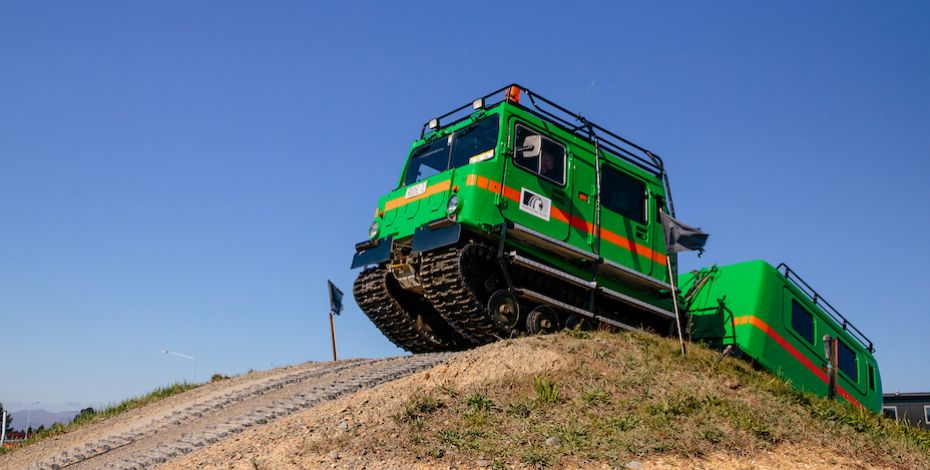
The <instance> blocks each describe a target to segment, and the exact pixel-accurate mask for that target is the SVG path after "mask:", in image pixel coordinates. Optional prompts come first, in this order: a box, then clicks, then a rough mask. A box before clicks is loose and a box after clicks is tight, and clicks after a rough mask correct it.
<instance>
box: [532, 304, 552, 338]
mask: <svg viewBox="0 0 930 470" xmlns="http://www.w3.org/2000/svg"><path fill="white" fill-rule="evenodd" d="M526 331H528V332H529V333H530V334H531V335H547V334H550V333H555V332H556V331H559V316H558V315H557V314H556V313H555V310H552V307H550V306H548V305H540V306H538V307H536V308H534V309H533V310H532V311H530V314H529V315H527V316H526Z"/></svg>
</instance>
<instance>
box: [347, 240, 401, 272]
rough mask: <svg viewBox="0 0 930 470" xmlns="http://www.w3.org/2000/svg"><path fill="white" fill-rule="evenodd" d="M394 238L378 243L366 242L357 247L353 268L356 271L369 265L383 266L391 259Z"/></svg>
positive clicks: (378, 241) (353, 258)
mask: <svg viewBox="0 0 930 470" xmlns="http://www.w3.org/2000/svg"><path fill="white" fill-rule="evenodd" d="M393 245H394V238H393V237H387V238H384V239H381V240H377V241H366V242H362V243H359V244H357V245H355V250H356V252H355V256H354V257H352V268H351V269H355V268H358V267H361V266H366V265H369V264H381V263H383V262H385V261H387V260H388V259H390V258H391V247H392V246H393Z"/></svg>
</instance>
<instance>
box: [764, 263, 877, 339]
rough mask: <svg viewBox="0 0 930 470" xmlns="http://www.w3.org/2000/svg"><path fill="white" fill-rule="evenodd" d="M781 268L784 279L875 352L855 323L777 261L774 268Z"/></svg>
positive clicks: (785, 265) (786, 266) (778, 269)
mask: <svg viewBox="0 0 930 470" xmlns="http://www.w3.org/2000/svg"><path fill="white" fill-rule="evenodd" d="M782 268H784V273H782V274H783V275H784V276H785V279H788V280H789V281H791V283H792V284H794V285H795V286H797V288H798V289H799V290H800V291H801V292H803V293H804V295H806V296H808V297H809V298H810V299H811V300H812V301H813V302H814V305H816V306H818V307H820V308H821V309H822V310H823V311H825V312H827V315H830V318H832V319H833V321H835V322H837V323H839V324H840V326H842V327H843V330H844V331H846V332H848V333H849V334H850V336H852V337H853V338H855V339H856V341H858V342H859V344H861V345H862V346H863V347H865V348H866V349H868V350H869V352H870V353H874V352H875V345H874V344H872V340H870V339H869V338H867V337H866V336H865V334H863V333H862V332H861V331H859V328H856V326H855V325H853V324H852V323H850V321H849V320H847V319H846V317H844V316H843V314H842V313H840V312H839V311H838V310H837V309H836V308H834V307H833V305H830V302H827V301H826V300H824V298H823V297H821V296H820V294H819V293H818V292H817V291H816V290H814V288H813V287H811V286H810V284H808V283H806V282H804V279H801V276H799V275H798V273H796V272H794V271H793V270H792V269H791V268H790V267H789V266H788V265H787V264H785V263H779V264H778V267H776V268H775V269H776V270H777V271H779V272H781V271H782Z"/></svg>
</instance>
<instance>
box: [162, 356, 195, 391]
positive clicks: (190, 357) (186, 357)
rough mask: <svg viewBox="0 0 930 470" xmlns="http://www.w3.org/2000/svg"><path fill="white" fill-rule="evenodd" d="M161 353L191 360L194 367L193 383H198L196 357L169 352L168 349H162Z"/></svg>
mask: <svg viewBox="0 0 930 470" xmlns="http://www.w3.org/2000/svg"><path fill="white" fill-rule="evenodd" d="M161 352H163V353H165V354H171V355H173V356H178V357H183V358H185V359H190V360H191V363H192V366H191V383H192V384H193V383H196V382H197V358H196V357H194V356H188V355H187V354H181V353H179V352H174V351H169V350H167V349H162V350H161Z"/></svg>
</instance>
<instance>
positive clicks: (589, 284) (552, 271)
mask: <svg viewBox="0 0 930 470" xmlns="http://www.w3.org/2000/svg"><path fill="white" fill-rule="evenodd" d="M508 256H509V257H510V261H511V262H513V263H514V264H516V265H519V266H523V267H526V268H529V269H532V270H534V271H537V272H540V273H543V274H548V275H550V276H553V277H557V278H559V279H562V280H563V281H567V282H570V283H572V284H574V285H576V286H580V287H584V288H585V289H594V288H595V287H597V283H596V282H594V281H586V280H584V279H582V278H580V277H578V276H574V275H571V274H569V273H567V272H565V271H562V270H560V269H556V268H553V267H551V266H548V265H545V264H543V263H540V262H538V261H533V260H531V259H529V258H526V257H523V256H520V255H519V254H517V252H516V251H511V252H510V253H508Z"/></svg>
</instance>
